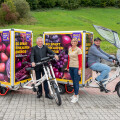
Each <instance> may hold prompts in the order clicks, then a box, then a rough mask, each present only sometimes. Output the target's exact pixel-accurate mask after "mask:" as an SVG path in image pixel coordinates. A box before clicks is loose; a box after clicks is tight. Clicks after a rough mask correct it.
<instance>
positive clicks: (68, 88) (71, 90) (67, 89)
mask: <svg viewBox="0 0 120 120" xmlns="http://www.w3.org/2000/svg"><path fill="white" fill-rule="evenodd" d="M65 89H66V92H67V93H73V92H74V88H73V86H71V85H67V84H65Z"/></svg>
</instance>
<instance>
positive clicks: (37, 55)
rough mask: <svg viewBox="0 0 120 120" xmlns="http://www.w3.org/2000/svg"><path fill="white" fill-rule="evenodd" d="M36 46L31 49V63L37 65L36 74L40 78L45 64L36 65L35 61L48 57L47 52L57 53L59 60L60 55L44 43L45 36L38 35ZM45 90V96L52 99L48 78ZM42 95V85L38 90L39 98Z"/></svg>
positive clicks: (33, 65)
mask: <svg viewBox="0 0 120 120" xmlns="http://www.w3.org/2000/svg"><path fill="white" fill-rule="evenodd" d="M36 44H37V45H36V46H34V47H32V51H31V63H32V67H35V74H36V79H37V80H38V79H40V78H41V76H43V75H44V74H45V73H44V70H43V66H42V65H39V66H35V63H38V62H40V61H41V58H44V57H47V54H53V55H55V56H54V57H55V59H56V60H58V59H59V58H58V56H57V55H56V54H55V53H54V52H53V51H52V50H50V49H49V48H48V47H47V46H46V45H43V38H42V37H38V38H37V39H36ZM44 90H45V97H46V98H49V99H52V97H51V96H50V94H49V89H48V83H47V80H45V81H44ZM41 96H42V85H39V86H38V91H37V98H40V97H41Z"/></svg>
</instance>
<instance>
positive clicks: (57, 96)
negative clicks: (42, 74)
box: [51, 81, 62, 106]
mask: <svg viewBox="0 0 120 120" xmlns="http://www.w3.org/2000/svg"><path fill="white" fill-rule="evenodd" d="M51 89H52V91H53V95H52V97H53V98H54V99H55V102H56V104H57V105H58V106H60V105H61V104H62V101H61V97H60V93H59V91H58V86H57V85H56V83H55V82H54V81H51Z"/></svg>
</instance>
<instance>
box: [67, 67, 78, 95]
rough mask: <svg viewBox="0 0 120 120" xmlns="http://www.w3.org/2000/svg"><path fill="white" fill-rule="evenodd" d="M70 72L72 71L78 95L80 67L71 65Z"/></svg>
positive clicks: (75, 90)
mask: <svg viewBox="0 0 120 120" xmlns="http://www.w3.org/2000/svg"><path fill="white" fill-rule="evenodd" d="M69 73H70V76H71V78H72V80H73V87H74V92H75V95H78V92H79V80H80V75H78V68H74V67H69Z"/></svg>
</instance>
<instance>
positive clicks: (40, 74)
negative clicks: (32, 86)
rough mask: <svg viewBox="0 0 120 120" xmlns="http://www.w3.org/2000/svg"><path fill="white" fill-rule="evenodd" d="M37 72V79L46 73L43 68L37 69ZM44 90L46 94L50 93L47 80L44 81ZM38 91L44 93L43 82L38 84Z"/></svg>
mask: <svg viewBox="0 0 120 120" xmlns="http://www.w3.org/2000/svg"><path fill="white" fill-rule="evenodd" d="M35 73H36V79H37V80H38V79H40V78H41V76H43V75H44V74H45V73H44V70H43V68H39V69H38V70H37V71H36V70H35ZM44 90H45V95H47V94H49V89H48V83H47V80H45V81H44ZM38 92H39V93H42V84H41V85H39V86H38Z"/></svg>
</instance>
